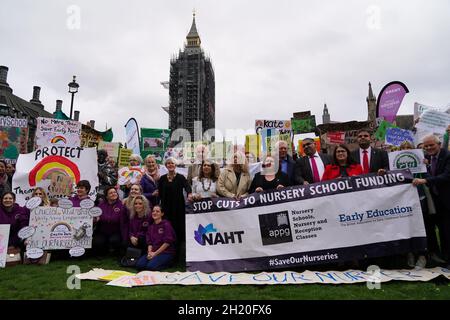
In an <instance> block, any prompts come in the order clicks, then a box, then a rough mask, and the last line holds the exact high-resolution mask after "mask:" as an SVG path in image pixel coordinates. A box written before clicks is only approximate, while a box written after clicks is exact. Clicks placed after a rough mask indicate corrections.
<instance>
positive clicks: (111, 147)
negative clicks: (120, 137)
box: [97, 141, 120, 161]
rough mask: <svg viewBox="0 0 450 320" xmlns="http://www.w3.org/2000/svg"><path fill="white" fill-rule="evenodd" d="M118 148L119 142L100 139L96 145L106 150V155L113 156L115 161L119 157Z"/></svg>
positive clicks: (99, 148)
mask: <svg viewBox="0 0 450 320" xmlns="http://www.w3.org/2000/svg"><path fill="white" fill-rule="evenodd" d="M119 148H120V143H119V142H105V141H100V142H99V143H98V146H97V149H98V150H101V149H103V150H106V152H108V156H109V157H111V158H113V159H114V160H115V161H117V158H118V157H119Z"/></svg>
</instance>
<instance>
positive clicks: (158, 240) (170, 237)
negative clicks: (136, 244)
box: [147, 220, 176, 254]
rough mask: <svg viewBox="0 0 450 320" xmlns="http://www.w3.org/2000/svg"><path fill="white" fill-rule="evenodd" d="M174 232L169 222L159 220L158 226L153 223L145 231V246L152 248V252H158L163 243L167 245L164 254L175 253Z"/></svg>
mask: <svg viewBox="0 0 450 320" xmlns="http://www.w3.org/2000/svg"><path fill="white" fill-rule="evenodd" d="M175 241H176V236H175V231H174V230H173V228H172V225H171V224H170V222H169V220H161V222H160V223H159V224H155V223H153V224H152V225H150V227H149V228H148V231H147V244H148V245H151V246H152V251H153V252H155V251H156V250H158V249H159V248H160V247H161V246H162V245H163V244H164V243H168V244H169V247H168V248H167V249H166V250H164V253H173V254H174V253H175V251H176V250H175Z"/></svg>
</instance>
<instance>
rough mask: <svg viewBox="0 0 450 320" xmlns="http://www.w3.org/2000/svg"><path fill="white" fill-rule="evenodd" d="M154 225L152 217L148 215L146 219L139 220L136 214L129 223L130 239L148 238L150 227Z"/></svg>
mask: <svg viewBox="0 0 450 320" xmlns="http://www.w3.org/2000/svg"><path fill="white" fill-rule="evenodd" d="M152 223H153V219H152V217H151V215H147V216H146V217H142V218H139V217H138V215H137V214H136V215H135V216H134V217H133V218H132V219H130V222H129V224H128V225H129V228H128V238H131V237H136V238H141V237H144V238H145V237H146V235H147V231H148V227H149V226H150V225H151V224H152Z"/></svg>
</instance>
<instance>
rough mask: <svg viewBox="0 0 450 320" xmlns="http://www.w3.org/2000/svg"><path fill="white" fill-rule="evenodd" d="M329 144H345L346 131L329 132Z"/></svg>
mask: <svg viewBox="0 0 450 320" xmlns="http://www.w3.org/2000/svg"><path fill="white" fill-rule="evenodd" d="M326 135H327V140H328V141H327V142H328V143H330V144H343V143H345V131H331V132H327V133H326Z"/></svg>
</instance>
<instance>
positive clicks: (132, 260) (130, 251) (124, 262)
mask: <svg viewBox="0 0 450 320" xmlns="http://www.w3.org/2000/svg"><path fill="white" fill-rule="evenodd" d="M141 255H142V250H141V249H138V248H133V247H128V248H127V251H126V254H125V256H124V257H123V258H122V259H121V260H120V264H121V266H122V267H135V266H136V264H137V262H138V260H139V258H140V257H141Z"/></svg>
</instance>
